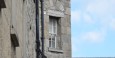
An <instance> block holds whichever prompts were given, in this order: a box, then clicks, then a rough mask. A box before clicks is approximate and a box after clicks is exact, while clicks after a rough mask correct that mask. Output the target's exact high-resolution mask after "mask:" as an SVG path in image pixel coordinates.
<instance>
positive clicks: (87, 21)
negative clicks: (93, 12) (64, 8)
mask: <svg viewBox="0 0 115 58" xmlns="http://www.w3.org/2000/svg"><path fill="white" fill-rule="evenodd" d="M83 20H84V21H85V22H86V23H94V21H93V19H92V18H91V16H90V15H89V14H87V13H84V15H83Z"/></svg>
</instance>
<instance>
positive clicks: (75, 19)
mask: <svg viewBox="0 0 115 58" xmlns="http://www.w3.org/2000/svg"><path fill="white" fill-rule="evenodd" d="M80 16H81V13H80V11H78V10H76V11H72V12H71V19H72V22H75V23H76V22H78V21H79V20H80Z"/></svg>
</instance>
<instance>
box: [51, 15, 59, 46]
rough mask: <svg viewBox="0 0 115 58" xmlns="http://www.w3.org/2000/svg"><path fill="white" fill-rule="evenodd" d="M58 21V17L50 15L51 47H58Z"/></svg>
mask: <svg viewBox="0 0 115 58" xmlns="http://www.w3.org/2000/svg"><path fill="white" fill-rule="evenodd" d="M57 22H58V19H57V18H54V17H50V19H49V47H51V48H56V40H57Z"/></svg>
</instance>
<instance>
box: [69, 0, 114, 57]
mask: <svg viewBox="0 0 115 58" xmlns="http://www.w3.org/2000/svg"><path fill="white" fill-rule="evenodd" d="M71 27H72V56H73V57H101V56H102V57H115V0H71Z"/></svg>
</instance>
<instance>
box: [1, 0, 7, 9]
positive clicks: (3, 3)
mask: <svg viewBox="0 0 115 58" xmlns="http://www.w3.org/2000/svg"><path fill="white" fill-rule="evenodd" d="M0 8H6V5H5V2H4V0H0Z"/></svg>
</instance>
